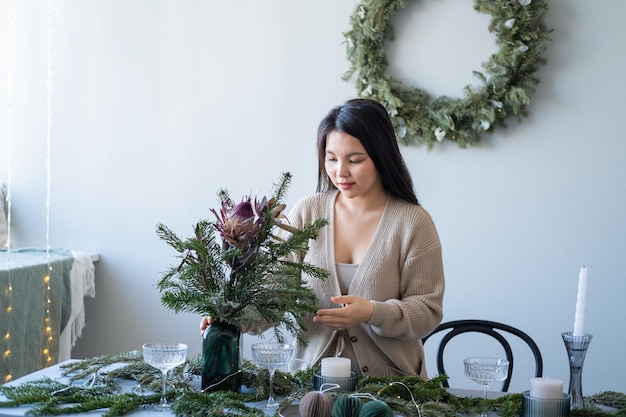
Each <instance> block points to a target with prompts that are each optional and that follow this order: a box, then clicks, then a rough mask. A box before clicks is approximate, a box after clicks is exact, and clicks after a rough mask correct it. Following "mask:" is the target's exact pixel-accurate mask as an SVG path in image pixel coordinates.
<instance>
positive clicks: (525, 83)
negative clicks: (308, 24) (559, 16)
mask: <svg viewBox="0 0 626 417" xmlns="http://www.w3.org/2000/svg"><path fill="white" fill-rule="evenodd" d="M405 6H406V0H384V1H383V0H363V1H361V2H360V3H359V4H358V5H357V6H356V8H355V10H354V12H353V14H352V16H351V18H350V23H351V29H350V30H348V31H347V32H345V33H344V36H345V38H346V41H347V57H348V60H349V61H350V68H349V70H348V71H347V72H346V73H345V74H344V76H343V79H344V80H346V81H347V80H351V79H354V82H355V86H356V90H357V94H358V95H359V96H360V97H369V98H372V99H375V100H377V101H379V102H380V103H382V104H383V105H384V106H385V107H386V108H387V111H388V112H389V115H390V116H391V119H392V122H393V125H394V128H395V131H396V135H397V138H398V140H399V141H400V142H401V143H403V144H405V145H409V144H417V145H419V144H426V145H427V146H428V148H429V149H430V148H432V147H433V145H434V144H435V143H437V142H443V141H444V140H449V141H453V142H456V144H457V145H458V146H459V147H461V148H464V147H467V146H468V145H477V144H478V143H479V142H480V137H481V135H482V134H483V133H484V132H492V131H493V129H494V127H495V126H502V127H504V126H506V124H505V119H507V118H508V117H510V116H516V117H517V119H518V120H521V118H522V116H527V107H528V104H529V103H530V93H531V92H533V91H534V90H535V89H536V86H537V84H539V78H538V76H537V72H538V70H539V68H540V67H541V66H542V65H544V64H545V63H546V59H545V57H544V52H545V51H546V48H547V44H548V41H549V40H550V38H549V33H550V32H551V29H548V28H547V27H546V24H545V22H544V17H545V15H546V14H547V12H548V2H547V0H475V1H474V9H475V10H477V11H479V12H482V13H488V14H490V15H491V23H490V25H489V31H490V32H493V33H495V36H496V44H497V46H498V48H499V50H498V51H497V52H496V53H494V54H493V55H492V56H491V57H489V59H488V60H487V61H486V62H484V63H483V69H482V71H473V74H474V75H475V76H476V77H477V78H478V80H479V81H480V83H481V86H480V87H472V86H470V85H468V86H466V87H465V88H464V90H463V91H464V98H451V97H447V96H441V97H437V98H435V99H431V97H430V95H429V94H428V92H426V91H424V90H421V89H419V88H417V87H411V86H408V87H407V86H404V85H403V84H402V81H400V80H398V79H396V78H393V77H391V76H389V75H388V74H387V73H386V70H387V65H388V60H387V56H386V54H385V44H386V42H387V41H389V40H393V38H394V30H393V27H392V25H391V23H390V22H391V18H392V17H393V16H394V14H395V13H396V12H398V11H400V10H401V9H403V8H404V7H405ZM426 61H427V60H426V59H425V60H424V62H426Z"/></svg>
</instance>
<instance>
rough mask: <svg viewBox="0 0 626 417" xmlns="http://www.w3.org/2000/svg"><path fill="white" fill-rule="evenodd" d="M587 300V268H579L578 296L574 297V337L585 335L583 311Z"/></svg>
mask: <svg viewBox="0 0 626 417" xmlns="http://www.w3.org/2000/svg"><path fill="white" fill-rule="evenodd" d="M586 298H587V267H585V266H583V267H582V268H580V274H579V275H578V295H577V296H576V314H575V316H574V333H573V335H574V336H584V335H585V309H586V307H587V305H586V303H587V302H586Z"/></svg>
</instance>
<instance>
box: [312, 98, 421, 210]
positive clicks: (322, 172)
mask: <svg viewBox="0 0 626 417" xmlns="http://www.w3.org/2000/svg"><path fill="white" fill-rule="evenodd" d="M333 130H340V131H342V132H344V133H347V134H348V135H350V136H354V137H355V138H357V139H358V140H359V141H360V142H361V144H362V145H363V147H364V148H365V151H366V152H367V154H368V155H369V157H370V158H372V161H373V162H374V166H375V167H376V170H377V171H378V174H379V175H380V178H381V181H382V184H383V188H384V189H385V191H386V192H387V193H389V194H390V195H392V196H394V197H397V198H400V199H402V200H406V201H408V202H410V203H413V204H418V205H419V202H418V201H417V196H416V195H415V190H414V189H413V180H412V179H411V175H410V174H409V170H408V169H407V167H406V164H405V163H404V159H403V158H402V154H401V153H400V149H399V147H398V141H397V140H396V134H395V132H394V130H393V125H392V124H391V119H390V118H389V114H388V113H387V110H385V108H384V107H383V106H382V105H381V104H380V103H378V102H376V101H374V100H370V99H361V98H359V99H352V100H348V101H346V102H345V103H344V104H342V105H340V106H337V107H334V108H333V109H332V110H330V111H329V112H328V114H327V115H326V116H325V117H324V118H323V119H322V121H321V122H320V125H319V127H318V129H317V156H318V165H317V191H318V192H324V191H328V190H330V189H333V188H335V186H334V185H333V183H332V181H331V180H330V178H329V177H328V175H327V174H326V169H325V160H326V136H327V135H328V133H330V132H331V131H333Z"/></svg>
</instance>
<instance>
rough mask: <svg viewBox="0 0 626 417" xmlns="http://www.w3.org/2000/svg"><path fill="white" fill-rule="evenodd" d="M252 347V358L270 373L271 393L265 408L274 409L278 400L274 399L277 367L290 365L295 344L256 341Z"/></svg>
mask: <svg viewBox="0 0 626 417" xmlns="http://www.w3.org/2000/svg"><path fill="white" fill-rule="evenodd" d="M251 348H252V360H253V361H254V362H255V363H256V364H257V365H259V366H263V367H265V368H267V369H268V370H269V373H270V393H269V398H268V399H267V404H266V405H265V409H267V410H274V409H276V408H277V407H278V402H276V401H275V400H274V374H275V373H276V369H278V368H280V367H281V366H285V365H288V364H289V362H290V361H291V357H292V356H293V345H290V344H288V343H274V342H265V343H255V344H253V345H252V346H251Z"/></svg>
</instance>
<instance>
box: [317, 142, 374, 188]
mask: <svg viewBox="0 0 626 417" xmlns="http://www.w3.org/2000/svg"><path fill="white" fill-rule="evenodd" d="M325 167H326V174H327V175H328V177H329V178H330V180H331V181H332V182H333V184H334V185H335V187H337V189H338V190H339V191H340V192H341V194H342V195H344V196H346V197H348V198H354V197H361V196H365V195H367V194H368V193H371V192H379V191H381V190H382V189H383V187H382V183H381V181H380V176H379V175H378V171H377V170H376V167H375V166H374V162H373V161H372V159H371V158H370V156H369V155H368V154H367V152H366V151H365V148H364V147H363V145H362V144H361V142H360V141H359V140H358V139H357V138H355V137H354V136H350V135H348V134H347V133H344V132H342V131H339V130H333V131H331V132H330V133H328V135H327V136H326V155H325Z"/></svg>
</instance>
